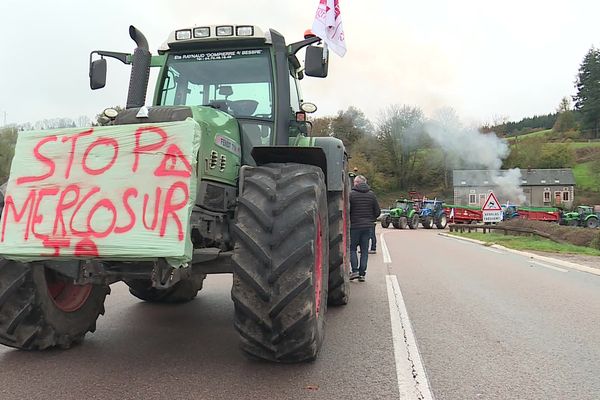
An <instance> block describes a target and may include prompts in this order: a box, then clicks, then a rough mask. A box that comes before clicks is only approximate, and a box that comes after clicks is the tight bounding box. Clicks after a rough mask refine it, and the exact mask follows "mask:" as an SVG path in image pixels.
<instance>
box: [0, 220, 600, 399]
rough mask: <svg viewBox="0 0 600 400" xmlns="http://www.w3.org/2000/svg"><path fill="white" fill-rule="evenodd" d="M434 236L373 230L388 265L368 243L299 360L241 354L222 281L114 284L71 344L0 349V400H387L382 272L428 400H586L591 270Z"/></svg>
mask: <svg viewBox="0 0 600 400" xmlns="http://www.w3.org/2000/svg"><path fill="white" fill-rule="evenodd" d="M437 233H438V231H437V230H432V231H426V230H423V229H419V230H417V231H409V230H404V231H397V230H392V229H389V230H385V240H386V243H387V247H388V248H389V253H390V258H391V263H384V254H383V251H382V248H383V247H382V245H381V244H380V245H379V253H378V254H377V255H375V256H371V258H370V264H369V270H368V274H367V282H365V283H358V282H354V283H353V284H352V294H351V295H352V299H351V304H349V305H348V306H345V307H339V308H330V309H329V311H328V321H327V334H326V339H325V344H324V346H323V349H322V352H321V354H320V356H319V359H318V360H317V361H315V362H313V363H307V364H301V365H274V364H268V363H263V362H257V361H252V360H249V359H247V358H246V357H245V356H244V355H243V354H242V353H241V351H240V350H239V349H238V346H237V334H236V332H235V331H234V329H233V320H232V315H233V305H232V303H231V300H230V293H229V292H230V288H231V277H230V276H228V275H214V276H209V277H208V278H207V280H206V281H205V285H204V287H205V289H203V290H202V292H201V293H200V294H199V296H198V298H197V299H195V300H194V301H192V302H190V303H188V304H185V305H179V306H167V305H152V304H146V303H144V302H141V301H139V300H137V299H136V298H134V297H132V296H131V295H129V293H128V290H127V288H126V287H125V286H124V285H122V284H117V285H113V287H112V289H113V290H112V294H111V295H110V296H109V297H108V299H107V304H106V310H107V312H106V315H105V316H103V317H101V318H100V319H99V321H98V330H97V331H96V332H95V333H94V334H88V336H87V337H86V341H85V342H84V343H83V344H82V345H80V346H77V347H74V348H72V349H71V350H68V351H54V350H53V351H45V352H24V351H16V350H12V349H9V348H5V347H2V348H0V399H2V400H4V399H6V400H9V399H78V400H79V399H83V398H86V399H261V400H264V399H349V398H350V399H353V400H358V399H398V398H399V383H398V380H399V375H398V374H397V373H396V365H397V361H398V357H397V354H398V353H397V352H396V353H395V350H398V349H395V348H394V343H396V344H397V343H398V342H397V341H394V336H393V333H392V332H393V330H392V324H393V322H391V319H390V302H389V300H388V289H389V288H388V283H389V278H388V279H386V276H388V275H395V276H396V277H397V279H398V282H399V284H400V288H401V291H402V296H403V298H404V301H405V304H406V309H407V310H408V315H407V316H408V317H409V318H410V321H411V324H412V327H413V330H414V334H415V339H416V344H417V346H418V349H419V352H420V356H421V359H422V364H423V365H424V368H425V371H426V374H427V377H428V379H429V385H430V387H431V392H432V393H433V396H434V397H435V398H436V399H567V398H568V399H598V398H600V374H599V373H598V371H600V329H599V327H600V276H596V275H591V274H587V273H583V272H578V271H575V270H571V269H567V268H562V267H561V268H557V267H556V266H553V265H549V264H548V263H541V264H534V263H532V262H531V260H529V259H527V258H525V257H522V256H518V255H515V254H511V253H504V252H501V251H498V250H495V249H488V248H485V247H483V246H478V245H475V244H471V243H465V242H462V241H458V240H456V239H449V238H445V237H441V236H438V235H437ZM392 321H393V320H392ZM396 339H397V338H396ZM412 356H413V357H415V354H414V353H413V355H412ZM398 370H399V371H400V369H398Z"/></svg>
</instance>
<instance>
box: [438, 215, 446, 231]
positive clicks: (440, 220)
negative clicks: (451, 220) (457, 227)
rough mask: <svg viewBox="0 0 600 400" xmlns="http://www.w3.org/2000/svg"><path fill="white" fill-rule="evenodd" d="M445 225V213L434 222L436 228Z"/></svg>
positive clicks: (443, 227) (442, 227)
mask: <svg viewBox="0 0 600 400" xmlns="http://www.w3.org/2000/svg"><path fill="white" fill-rule="evenodd" d="M446 225H448V220H447V219H446V215H445V214H443V215H442V216H441V217H440V219H439V220H438V221H437V223H436V224H435V226H437V228H438V229H445V228H446Z"/></svg>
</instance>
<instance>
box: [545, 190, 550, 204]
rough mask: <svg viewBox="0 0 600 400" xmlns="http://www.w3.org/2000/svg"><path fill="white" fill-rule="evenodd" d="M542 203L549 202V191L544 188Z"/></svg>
mask: <svg viewBox="0 0 600 400" xmlns="http://www.w3.org/2000/svg"><path fill="white" fill-rule="evenodd" d="M544 203H550V191H549V190H544Z"/></svg>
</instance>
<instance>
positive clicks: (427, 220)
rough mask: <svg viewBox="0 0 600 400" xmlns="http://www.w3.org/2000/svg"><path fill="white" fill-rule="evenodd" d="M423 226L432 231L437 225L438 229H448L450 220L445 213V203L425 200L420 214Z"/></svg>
mask: <svg viewBox="0 0 600 400" xmlns="http://www.w3.org/2000/svg"><path fill="white" fill-rule="evenodd" d="M419 219H420V221H421V225H423V228H425V229H431V228H433V226H434V225H435V226H436V227H437V228H438V229H444V228H446V225H447V224H448V219H447V217H446V213H444V202H443V201H440V200H425V201H423V204H422V205H421V211H420V213H419Z"/></svg>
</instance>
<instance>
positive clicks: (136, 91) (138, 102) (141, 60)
mask: <svg viewBox="0 0 600 400" xmlns="http://www.w3.org/2000/svg"><path fill="white" fill-rule="evenodd" d="M129 36H131V38H132V39H133V41H134V42H135V43H136V44H137V47H136V48H135V50H134V51H133V57H132V58H131V63H132V65H131V77H130V79H129V91H128V92H127V105H126V106H125V108H134V107H142V106H144V103H145V102H146V92H147V91H148V80H149V79H150V60H151V58H152V56H151V54H150V50H149V49H148V41H147V40H146V38H145V37H144V34H143V33H142V32H140V31H139V30H137V29H136V27H135V26H133V25H131V26H130V27H129Z"/></svg>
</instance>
